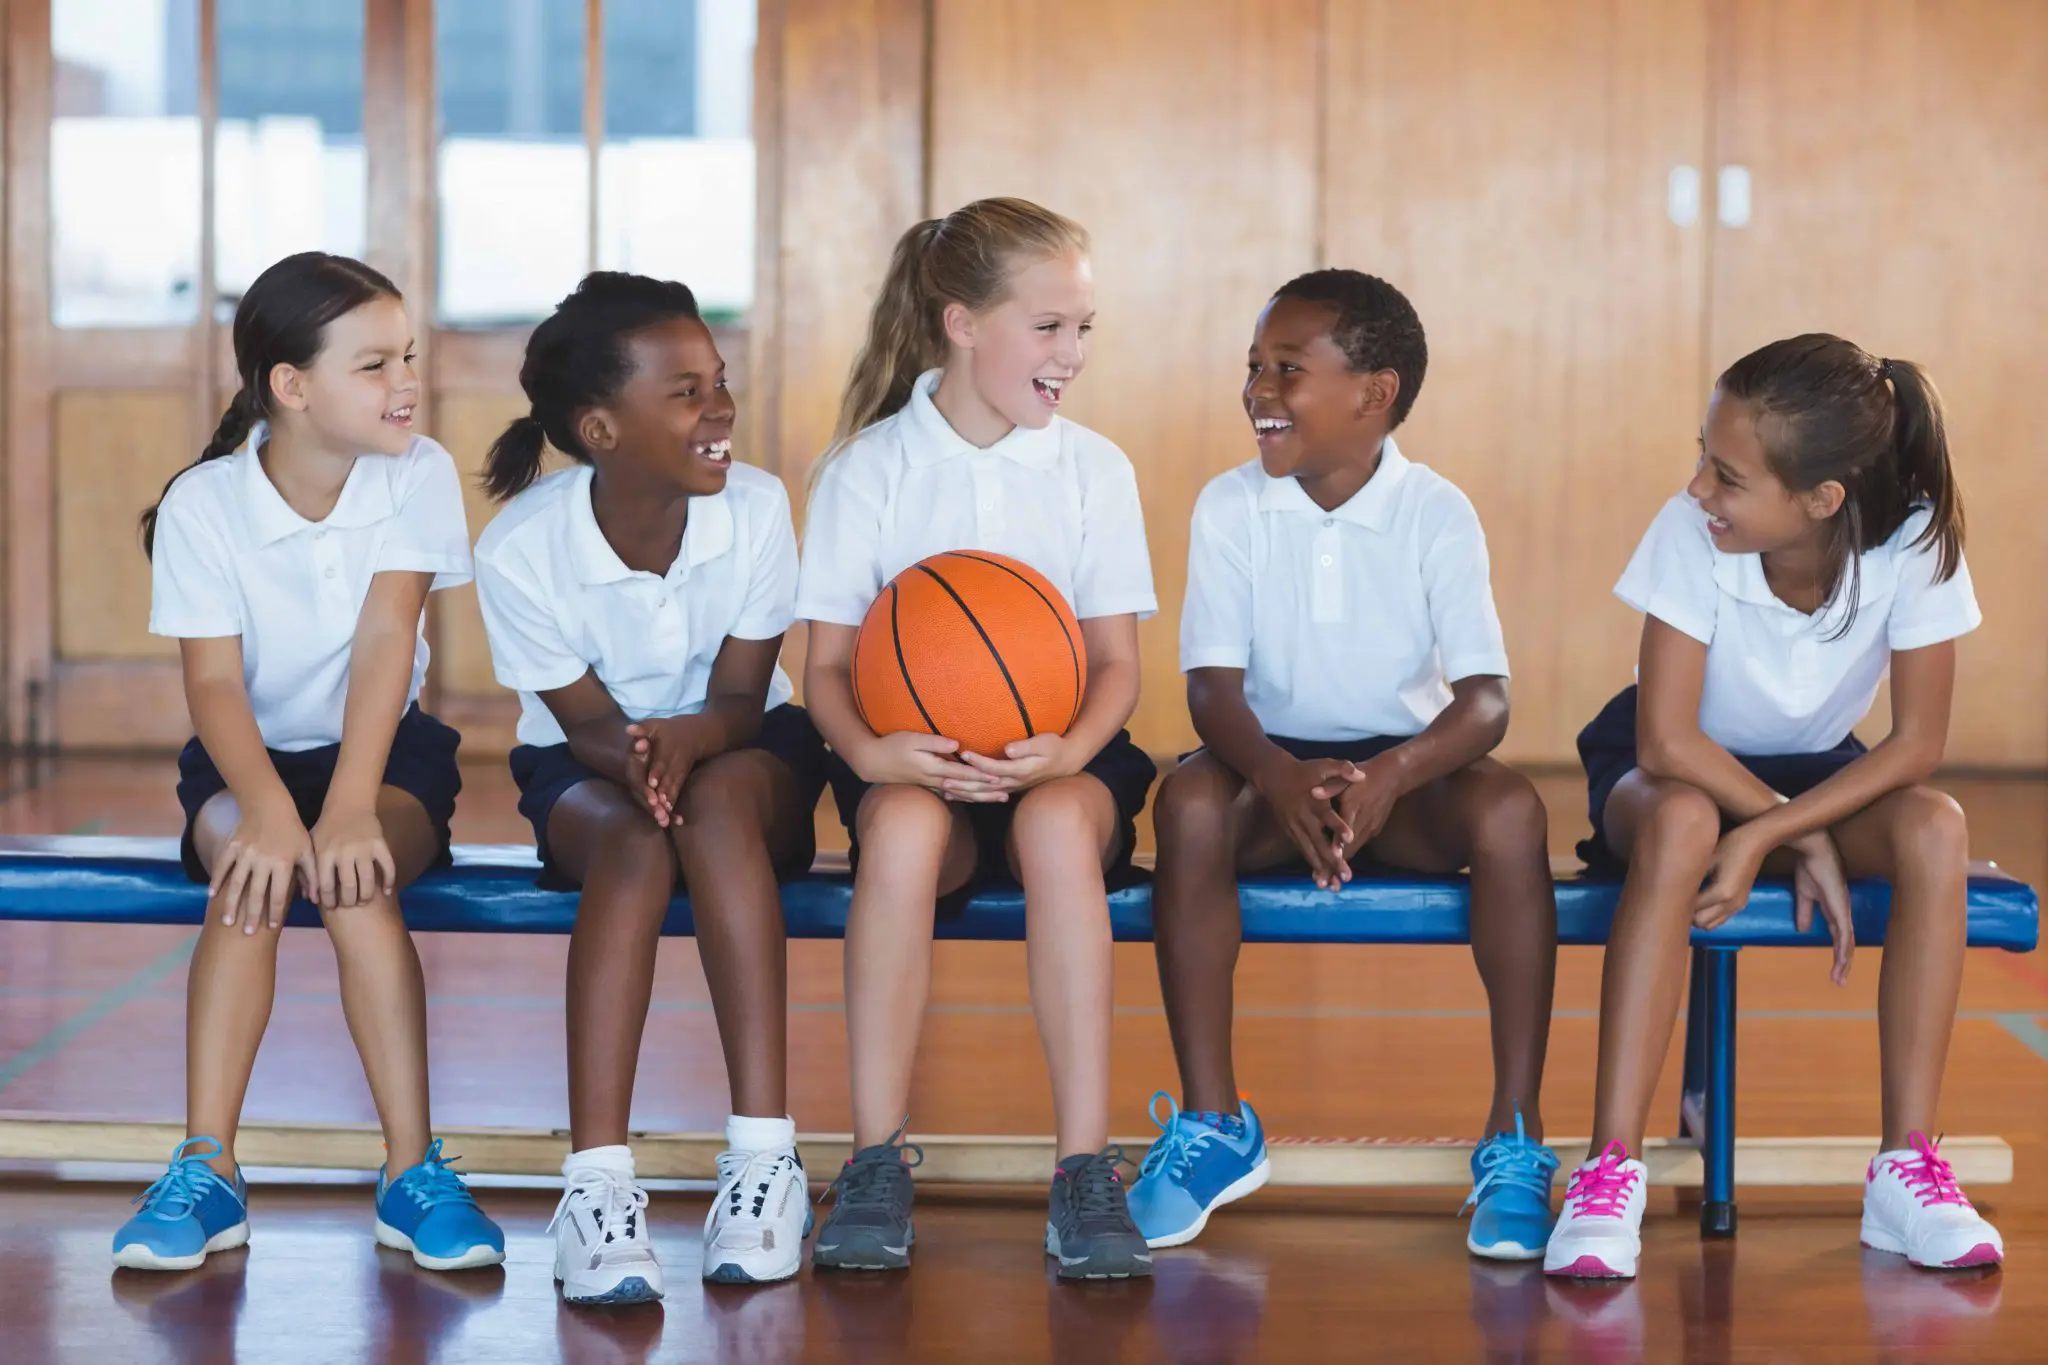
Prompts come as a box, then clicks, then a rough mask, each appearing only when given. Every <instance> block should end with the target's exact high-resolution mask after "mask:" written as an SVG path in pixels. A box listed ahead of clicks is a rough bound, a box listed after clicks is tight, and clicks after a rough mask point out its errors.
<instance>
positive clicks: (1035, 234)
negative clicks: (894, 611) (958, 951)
mask: <svg viewBox="0 0 2048 1365" xmlns="http://www.w3.org/2000/svg"><path fill="white" fill-rule="evenodd" d="M1094 318H1095V299H1094V281H1093V278H1092V275H1091V273H1090V268H1089V264H1088V234H1087V233H1086V232H1085V231H1083V230H1082V228H1081V227H1080V225H1079V224H1076V223H1074V222H1072V221H1070V220H1069V219H1066V218H1063V217H1061V216H1060V215H1059V214H1057V213H1053V212H1051V211H1050V210H1047V209H1044V208H1040V207H1039V206H1038V205H1036V204H1031V203H1027V202H1025V201H1024V200H1021V199H983V200H979V201H977V202H975V203H971V204H967V205H964V206H962V207H960V208H957V209H955V210H954V211H953V212H951V213H949V214H947V215H946V216H945V217H943V218H935V219H932V220H931V221H929V222H923V223H919V224H917V225H916V226H914V227H912V228H911V229H910V230H909V231H908V232H906V233H904V234H903V237H902V240H900V241H899V242H898V243H897V244H896V250H895V253H894V255H893V256H892V257H891V259H890V262H889V271H888V275H887V278H886V279H885V280H884V281H883V283H882V290H881V293H880V294H879V295H878V296H877V298H876V299H875V306H874V312H873V315H872V317H871V318H870V320H869V324H868V334H867V341H866V343H865V344H864V345H863V346H862V347H861V351H860V355H859V358H858V359H856V360H855V361H854V363H853V372H852V375H851V376H850V377H849V379H848V381H847V386H846V396H845V399H844V401H843V402H842V403H841V405H840V410H839V428H838V431H837V432H836V434H835V435H834V438H833V441H832V444H831V446H830V447H829V448H828V449H827V450H826V452H825V453H824V455H823V456H822V457H821V458H820V459H819V461H818V462H817V465H816V467H815V468H814V469H813V471H812V479H811V506H810V516H809V518H808V525H807V528H806V531H805V547H804V563H803V572H802V576H801V580H800V583H799V587H798V591H797V615H798V616H799V617H801V618H803V619H804V620H806V621H808V622H810V631H809V645H808V653H807V655H806V658H805V666H804V667H805V672H804V680H805V681H804V697H805V701H806V703H807V704H808V705H809V706H810V707H811V711H812V714H814V715H815V716H816V717H817V720H818V728H819V729H820V730H821V731H823V732H824V735H825V737H826V739H827V740H828V741H829V742H830V744H831V746H832V756H833V764H832V770H831V771H832V788H833V796H834V798H835V801H836V803H837V805H838V807H839V816H840V819H841V820H843V821H844V822H845V824H846V827H847V830H848V831H849V833H850V834H853V835H856V836H857V837H855V839H854V843H855V845H856V849H855V851H856V853H857V854H858V855H859V861H858V864H857V869H856V872H855V878H854V891H853V909H852V917H851V919H850V920H849V922H848V925H847V936H846V996H847V1002H846V1021H847V1041H848V1046H849V1048H850V1050H851V1052H852V1064H853V1079H852V1092H853V1136H854V1146H855V1148H856V1149H857V1150H856V1152H855V1155H854V1158H853V1161H852V1163H851V1164H850V1165H849V1166H848V1167H847V1169H846V1170H845V1171H844V1172H843V1173H841V1175H840V1177H839V1180H838V1181H837V1182H836V1185H835V1189H836V1192H837V1202H836V1203H835V1204H834V1205H833V1209H832V1213H831V1216H830V1217H828V1218H827V1219H826V1220H825V1223H824V1225H823V1226H822V1227H821V1228H820V1230H819V1233H818V1245H817V1250H816V1252H815V1254H814V1256H813V1262H814V1264H816V1265H820V1266H825V1267H833V1266H839V1267H847V1268H858V1269H870V1270H876V1269H901V1268H903V1267H905V1266H907V1265H908V1264H909V1260H910V1246H911V1215H910V1206H911V1193H912V1189H911V1180H910V1175H909V1165H908V1164H907V1163H906V1161H905V1159H904V1154H903V1147H902V1145H901V1142H900V1138H901V1121H902V1118H903V1114H904V1112H905V1108H906V1106H907V1105H908V1104H909V1101H910V1076H911V1066H912V1062H913V1059H914V1057H915V1055H916V1051H917V1041H918V1022H919V1019H920V1018H921V1014H922V1008H923V1001H924V998H925V994H926V991H927V988H928V986H929V983H930V972H931V955H930V954H931V946H930V945H931V934H932V918H933V914H934V909H935V908H936V911H937V913H938V914H939V915H940V916H942V917H943V916H949V915H953V914H957V913H959V911H960V909H961V908H963V907H964V905H965V903H966V901H967V899H968V898H969V897H970V896H971V895H972V894H973V892H974V890H975V888H976V887H977V886H978V885H980V884H981V883H982V882H984V881H987V880H1005V881H1007V880H1016V881H1021V882H1022V883H1023V886H1024V892H1025V896H1026V898H1027V899H1028V901H1029V902H1030V905H1031V914H1032V924H1033V928H1032V935H1033V938H1032V943H1033V945H1034V946H1033V948H1032V955H1031V998H1032V1000H1033V1001H1034V1003H1035V1004H1036V1007H1037V1009H1038V1011H1039V1019H1040V1024H1041V1028H1040V1032H1041V1034H1042V1035H1043V1037H1044V1040H1045V1044H1046V1061H1047V1064H1048V1069H1049V1070H1050V1072H1051V1076H1052V1091H1053V1109H1054V1112H1055V1114H1056V1116H1057V1127H1058V1129H1059V1152H1060V1158H1061V1159H1060V1161H1059V1163H1058V1166H1057V1169H1056V1171H1055V1172H1053V1175H1054V1180H1053V1186H1052V1194H1051V1203H1050V1207H1049V1209H1048V1211H1047V1223H1048V1232H1047V1241H1046V1246H1047V1248H1048V1250H1050V1251H1052V1252H1053V1253H1054V1254H1055V1255H1057V1256H1058V1257H1059V1275H1060V1277H1061V1278H1062V1279H1066V1280H1081V1279H1102V1278H1110V1277H1128V1276H1133V1275H1149V1274H1151V1273H1152V1258H1151V1253H1150V1252H1149V1251H1147V1250H1146V1248H1145V1239H1144V1237H1143V1236H1142V1235H1141V1234H1140V1233H1139V1231H1138V1229H1137V1227H1136V1226H1135V1224H1133V1222H1132V1221H1131V1216H1130V1212H1129V1208H1128V1206H1127V1203H1126V1199H1125V1194H1124V1187H1123V1184H1122V1179H1121V1176H1120V1175H1119V1173H1118V1171H1117V1168H1116V1162H1115V1160H1114V1158H1113V1155H1112V1154H1111V1153H1108V1152H1106V1151H1105V1150H1104V1148H1105V1146H1106V1144H1107V1141H1108V1135H1109V1129H1108V1122H1109V1095H1108V1078H1109V1047H1110V1022H1111V1011H1112V991H1111V978H1112V976H1113V972H1112V962H1111V955H1110V939H1109V917H1108V905H1107V901H1106V893H1107V888H1108V887H1109V886H1110V885H1111V884H1112V883H1113V882H1115V881H1118V880H1121V879H1123V878H1125V877H1128V876H1129V875H1130V855H1131V852H1132V850H1133V848H1134V846H1135V843H1136V823H1135V822H1136V819H1137V815H1138V812H1139V810H1140V809H1141V808H1142V807H1143V806H1144V804H1145V796H1146V793H1147V791H1148V790H1149V789H1150V787H1151V784H1152V779H1153V777H1154V775H1155V769H1154V768H1153V765H1152V760H1151V759H1150V758H1149V757H1147V756H1146V755H1145V753H1144V752H1143V751H1142V750H1140V749H1139V748H1138V747H1137V745H1135V744H1133V743H1132V742H1131V738H1130V735H1129V734H1128V733H1127V732H1125V730H1124V725H1125V723H1126V722H1127V721H1128V720H1129V718H1130V715H1131V711H1132V709H1133V708H1134V707H1135V706H1136V704H1137V699H1138V649H1137V640H1138V625H1137V623H1138V618H1139V617H1140V616H1143V615H1149V614H1151V613H1152V612H1153V611H1154V610H1155V609H1156V605H1157V604H1156V601H1155V599H1154V597H1153V593H1152V567H1151V561H1150V559H1149V558H1148V556H1147V554H1146V550H1145V522H1144V515H1143V513H1142V511H1141V509H1140V508H1139V505H1138V485H1137V478H1136V476H1135V474H1134V473H1133V472H1132V469H1131V462H1130V461H1129V460H1128V459H1126V458H1125V457H1124V453H1123V452H1122V451H1121V450H1119V449H1117V448H1116V446H1115V445H1113V444H1112V443H1111V442H1109V441H1108V440H1105V439H1104V438H1103V437H1101V436H1099V435H1097V434H1096V433H1095V432H1092V431H1090V430H1088V429H1087V428H1086V427H1083V426H1080V425H1078V424H1077V423H1074V422H1070V421H1067V420H1066V419H1065V418H1063V417H1061V416H1060V405H1061V403H1062V401H1063V400H1064V397H1065V394H1066V391H1067V386H1068V385H1069V384H1070V383H1071V382H1072V381H1073V380H1074V379H1075V378H1076V377H1077V376H1078V375H1079V374H1080V372H1081V369H1082V366H1083V364H1084V362H1085V360H1086V351H1087V338H1088V334H1089V332H1090V330H1091V329H1092V328H1093V326H1094ZM968 548H976V549H983V550H993V551H997V552H999V553H1001V554H1005V555H1009V556H1011V557H1013V558H1016V559H1020V560H1023V561H1024V562H1025V563H1027V564H1030V565H1031V566H1032V567H1033V568H1035V569H1037V570H1038V571H1039V572H1040V573H1042V574H1044V575H1045V576H1046V577H1047V578H1048V579H1050V580H1051V581H1052V582H1053V584H1054V585H1055V586H1057V587H1058V588H1059V590H1060V592H1061V593H1062V594H1063V595H1064V596H1065V597H1066V598H1067V600H1068V601H1069V602H1070V603H1071V604H1072V605H1073V608H1074V611H1075V614H1076V615H1077V616H1078V617H1079V618H1080V622H1081V633H1082V636H1083V639H1084V642H1085V644H1086V646H1087V660H1088V662H1087V670H1088V673H1087V678H1086V682H1085V691H1084V700H1083V702H1082V706H1081V713H1080V715H1079V716H1078V717H1076V718H1075V721H1074V723H1073V725H1072V726H1070V727H1069V728H1068V730H1067V733H1066V734H1064V735H1040V736H1038V737H1036V738H1034V739H1029V740H1026V741H1023V742H1022V743H1019V744H1016V745H1012V746H1011V748H1010V751H1009V753H1008V754H1007V755H1006V756H1005V757H1002V758H987V757H984V756H982V755H980V754H971V753H970V754H962V753H960V751H959V746H958V745H957V744H956V743H955V742H954V741H953V740H951V739H948V738H943V737H939V736H934V735H929V734H909V733H905V734H890V735H878V734H876V733H874V732H873V731H872V730H870V729H869V728H868V726H867V724H866V722H865V721H863V720H862V718H861V714H860V711H859V709H858V707H857V706H856V705H855V703H854V697H853V682H852V659H853V641H854V635H855V632H856V631H857V630H858V628H859V626H860V624H861V621H862V619H863V618H864V617H865V616H866V614H867V611H868V608H869V606H870V605H871V604H872V603H873V602H874V601H875V599H876V598H877V597H878V596H879V595H880V593H881V590H882V586H883V584H884V583H886V582H887V581H888V580H889V579H891V578H893V577H894V576H895V575H896V574H898V573H900V572H902V571H903V570H904V569H906V568H908V567H910V565H912V564H914V563H916V562H917V561H918V560H921V559H924V558H925V557H927V556H929V555H933V554H937V553H940V552H942V551H947V550H959V549H968ZM935 831H936V833H935Z"/></svg>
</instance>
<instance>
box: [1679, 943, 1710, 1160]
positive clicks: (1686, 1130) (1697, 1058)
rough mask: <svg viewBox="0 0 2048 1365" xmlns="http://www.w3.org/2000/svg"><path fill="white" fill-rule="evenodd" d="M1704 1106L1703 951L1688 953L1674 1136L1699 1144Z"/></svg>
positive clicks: (1704, 1012) (1704, 982) (1697, 949)
mask: <svg viewBox="0 0 2048 1365" xmlns="http://www.w3.org/2000/svg"><path fill="white" fill-rule="evenodd" d="M1706 1104H1707V950H1706V949H1704V948H1695V949H1693V950H1692V985H1691V987H1690V989H1688V990H1687V991H1686V993H1685V1079H1684V1080H1683V1081H1682V1082H1680V1084H1679V1087H1678V1135H1679V1136H1680V1137H1683V1138H1691V1139H1692V1140H1693V1141H1694V1142H1699V1141H1701V1140H1702V1139H1703V1138H1704V1137H1705V1136H1706V1134H1705V1132H1704V1131H1703V1130H1704V1129H1705V1128H1706V1123H1705V1120H1704V1115H1705V1114H1706Z"/></svg>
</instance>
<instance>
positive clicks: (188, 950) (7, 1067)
mask: <svg viewBox="0 0 2048 1365" xmlns="http://www.w3.org/2000/svg"><path fill="white" fill-rule="evenodd" d="M198 942H199V935H197V934H194V935H193V936H192V937H191V938H189V939H187V940H186V941H185V942H183V943H180V944H179V945H178V946H177V947H175V948H172V949H170V950H169V951H168V952H165V953H162V954H160V955H159V956H158V957H157V958H156V960H155V961H153V962H149V963H145V964H144V965H143V966H142V967H140V968H138V969H137V970H136V972H135V974H134V975H132V976H130V977H129V978H128V979H127V980H126V981H123V982H122V983H121V984H120V985H118V986H114V987H112V988H110V989H109V990H107V991H106V992H105V993H103V994H102V995H101V996H100V998H99V999H97V1000H95V1001H94V1002H93V1003H92V1004H90V1005H87V1006H86V1007H85V1008H84V1009H82V1010H80V1011H79V1012H78V1013H76V1014H74V1015H72V1016H71V1017H70V1018H69V1019H66V1020H65V1021H64V1022H63V1023H61V1024H59V1025H57V1027H55V1028H53V1029H51V1030H50V1031H49V1032H48V1033H46V1034H44V1035H43V1036H42V1037H40V1038H38V1039H37V1040H36V1041H35V1042H33V1043H30V1044H29V1045H28V1046H27V1047H26V1048H24V1049H22V1050H21V1051H20V1052H18V1053H16V1054H15V1055H14V1056H12V1057H10V1058H8V1059H7V1060H6V1061H5V1062H4V1063H0V1092H4V1091H5V1090H6V1089H7V1087H8V1086H10V1085H12V1084H14V1082H15V1081H17V1080H19V1079H20V1078H21V1077H22V1076H23V1075H24V1074H25V1073H26V1072H28V1071H29V1070H31V1069H32V1068H34V1067H36V1066H39V1065H40V1064H42V1063H43V1062H45V1061H47V1060H48V1059H49V1058H51V1057H53V1056H55V1055H56V1054H57V1053H58V1052H60V1051H62V1050H63V1048H64V1046H65V1045H66V1044H67V1043H69V1042H70V1041H71V1040H72V1039H74V1038H76V1037H78V1036H79V1035H80V1034H82V1033H84V1032H86V1031H87V1030H88V1029H91V1028H93V1027H94V1026H96V1025H97V1024H99V1023H100V1021H101V1020H103V1019H105V1018H106V1017H107V1016H108V1015H110V1014H113V1013H114V1012H115V1011H116V1010H119V1009H121V1008H123V1007H124V1006H127V1005H130V1004H132V1003H134V1002H135V1001H137V1000H141V999H144V998H146V997H147V996H149V995H150V993H151V992H153V991H154V990H155V989H156V985H157V983H158V982H159V981H161V980H163V979H164V978H165V977H166V976H169V975H171V974H172V973H173V972H176V971H179V970H180V969H182V968H183V967H184V965H185V963H186V960H187V959H189V958H190V957H191V956H192V949H193V946H194V945H195V944H197V943H198Z"/></svg>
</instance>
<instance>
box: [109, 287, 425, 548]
mask: <svg viewBox="0 0 2048 1365" xmlns="http://www.w3.org/2000/svg"><path fill="white" fill-rule="evenodd" d="M402 297H403V296H402V295H400V294H399V292H398V286H397V285H395V284H393V283H392V282H391V281H390V280H389V279H387V278H386V277H385V276H384V275H382V274H380V273H379V272H378V271H376V270H373V269H371V268H370V267H369V266H367V265H364V264H363V263H362V262H361V261H358V260H352V259H350V258H349V257H347V256H334V255H330V254H328V253H327V252H325V251H301V252H299V253H298V254H297V255H295V256H287V257H285V258H284V259H283V260H281V261H279V262H277V263H276V264H275V265H273V266H271V267H270V268H269V269H267V270H265V271H264V272H263V273H262V274H260V275H258V276H257V277H256V278H255V280H254V281H253V282H252V283H251V284H250V285H249V290H248V292H247V293H245V294H243V295H242V301H241V302H240V303H239V304H237V305H236V306H235V332H234V334H235V373H236V375H237V377H238V378H239V379H240V380H241V386H240V387H239V388H237V389H236V390H235V396H234V399H233V401H232V402H230V403H229V404H228V410H227V411H226V412H224V413H222V414H221V419H220V425H219V426H217V427H215V428H214V429H213V439H212V440H210V441H208V442H207V443H206V448H205V449H204V450H202V451H200V452H199V458H198V459H196V460H194V461H193V462H192V463H191V464H190V465H187V466H186V469H191V468H194V467H196V466H198V465H202V464H205V463H206V462H207V461H208V460H218V459H219V458H220V457H221V456H223V455H232V454H233V453H234V452H235V451H237V450H240V449H241V448H242V443H243V442H245V441H247V440H248V439H249V433H250V432H251V431H253V430H254V429H255V427H256V424H257V423H258V422H261V421H264V420H266V419H267V418H269V417H270V415H271V412H270V376H271V372H272V371H274V370H275V369H276V368H277V367H278V366H280V365H289V366H291V367H292V368H294V369H301V370H303V369H305V368H306V367H307V366H309V365H311V364H312V363H313V361H314V360H315V359H316V358H318V356H319V354H320V348H321V347H322V346H323V345H325V344H326V336H327V324H328V323H330V322H333V321H334V320H335V319H336V318H338V317H341V316H343V315H344V314H347V313H352V312H354V311H355V310H356V309H358V308H360V307H362V306H363V305H364V304H366V303H370V302H373V301H374V300H377V299H402ZM184 473H185V470H184V469H181V470H179V471H178V472H177V473H176V474H173V475H172V476H171V479H170V483H166V484H165V485H164V491H163V492H162V493H159V494H157V500H156V501H155V502H154V503H152V504H150V507H149V510H148V511H146V512H144V513H143V514H142V553H143V554H145V555H150V554H153V553H154V552H155V550H156V514H157V509H158V508H160V507H162V506H163V500H164V497H165V496H166V495H167V494H169V493H170V491H171V484H174V483H176V482H177V481H178V479H179V478H180V477H182V476H183V475H184Z"/></svg>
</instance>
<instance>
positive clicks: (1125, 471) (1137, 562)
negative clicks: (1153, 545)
mask: <svg viewBox="0 0 2048 1365" xmlns="http://www.w3.org/2000/svg"><path fill="white" fill-rule="evenodd" d="M1090 435H1093V433H1090ZM1095 439H1097V440H1101V438H1100V437H1096V438H1095ZM1103 444H1104V445H1105V446H1108V449H1106V450H1104V451H1102V452H1100V453H1099V454H1098V455H1097V456H1096V458H1095V460H1094V461H1093V462H1092V465H1093V467H1092V468H1090V467H1088V466H1087V465H1085V464H1084V467H1083V469H1082V483H1081V558H1080V561H1079V562H1078V563H1077V564H1076V565H1075V566H1074V615H1075V616H1077V617H1079V618H1080V619H1081V620H1083V621H1087V620H1091V619H1093V618H1096V617H1101V616H1137V617H1139V618H1141V619H1142V618H1144V617H1147V616H1152V615H1156V614H1157V613H1158V611H1159V598H1158V595H1157V594H1156V593H1154V591H1153V589H1152V552H1151V550H1150V549H1149V548H1148V547H1147V546H1146V544H1145V512H1144V509H1143V507H1142V506H1141V505H1140V504H1139V502H1138V474H1137V471H1136V470H1134V469H1132V468H1131V462H1130V460H1128V459H1127V458H1125V456H1124V453H1123V452H1122V451H1121V450H1118V449H1117V448H1116V447H1115V446H1113V445H1109V443H1108V442H1106V441H1105V442H1103Z"/></svg>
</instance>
